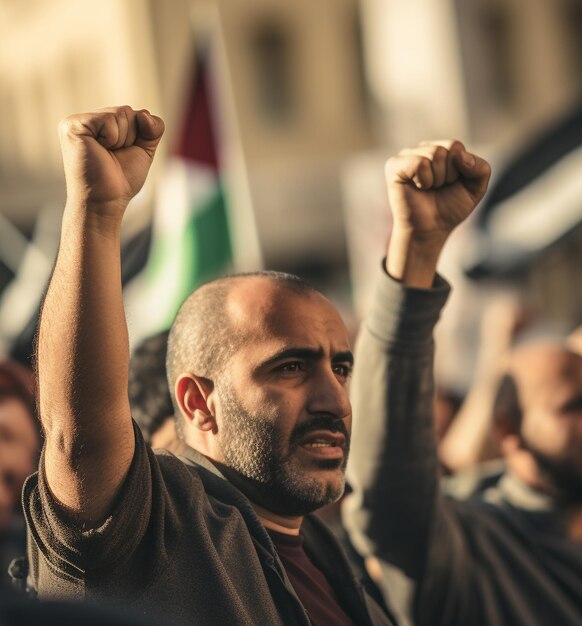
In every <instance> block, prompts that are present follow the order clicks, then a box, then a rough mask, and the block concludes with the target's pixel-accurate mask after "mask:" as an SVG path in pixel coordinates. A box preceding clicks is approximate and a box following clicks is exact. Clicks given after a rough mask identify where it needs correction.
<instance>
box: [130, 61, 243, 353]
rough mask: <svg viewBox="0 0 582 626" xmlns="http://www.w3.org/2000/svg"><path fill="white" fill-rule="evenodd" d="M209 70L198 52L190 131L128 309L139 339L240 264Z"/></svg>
mask: <svg viewBox="0 0 582 626" xmlns="http://www.w3.org/2000/svg"><path fill="white" fill-rule="evenodd" d="M208 69H209V67H208V62H207V58H206V57H205V56H204V55H197V59H196V63H195V75H194V80H193V81H192V87H191V89H190V93H189V94H188V98H187V106H186V108H185V115H184V121H183V124H182V129H181V131H180V133H179V134H178V141H177V142H176V145H175V148H174V149H173V150H172V151H171V153H170V155H169V157H168V159H167V163H166V164H165V165H164V168H165V171H164V172H163V173H162V175H161V180H160V181H159V182H158V191H157V200H156V207H155V212H154V224H153V235H152V246H151V251H150V256H149V259H148V262H147V264H146V267H145V269H144V272H143V273H142V275H141V276H140V277H139V286H138V290H139V291H140V292H141V294H140V297H137V298H134V297H132V298H131V303H129V306H128V312H129V322H130V334H131V335H132V341H135V340H138V339H139V338H142V337H145V336H147V335H149V334H152V333H155V332H158V331H160V330H164V329H166V328H168V327H169V326H170V325H171V323H172V321H173V320H174V317H175V315H176V312H177V310H178V308H179V307H180V305H181V304H182V302H183V301H184V300H185V298H186V297H187V296H188V294H189V293H191V292H192V291H193V290H194V289H195V288H196V287H197V286H199V285H200V284H202V283H204V282H206V281H208V280H210V279H212V278H215V277H217V276H220V275H222V274H224V273H227V272H229V271H231V269H232V246H231V241H230V234H229V227H228V218H227V206H226V190H225V187H224V184H223V178H222V176H221V172H220V151H219V149H218V145H217V133H216V127H215V124H214V118H213V115H212V106H211V98H210V84H209V78H210V77H209V72H208ZM132 293H133V294H135V293H136V288H135V286H133V287H132ZM126 304H128V303H127V300H126ZM132 323H133V326H134V329H133V331H134V332H132V329H131V326H132Z"/></svg>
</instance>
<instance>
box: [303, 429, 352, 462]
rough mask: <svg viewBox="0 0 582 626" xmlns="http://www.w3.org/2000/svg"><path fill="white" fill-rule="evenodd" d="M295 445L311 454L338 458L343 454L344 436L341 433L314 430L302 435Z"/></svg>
mask: <svg viewBox="0 0 582 626" xmlns="http://www.w3.org/2000/svg"><path fill="white" fill-rule="evenodd" d="M297 445H298V447H299V448H302V449H303V450H306V451H307V452H309V453H311V454H315V455H318V456H326V457H332V458H338V457H343V455H344V452H345V447H346V437H345V435H343V434H342V433H333V432H330V431H316V432H311V433H309V434H308V435H306V436H305V437H303V438H302V439H301V440H300V441H299V442H298V444H297Z"/></svg>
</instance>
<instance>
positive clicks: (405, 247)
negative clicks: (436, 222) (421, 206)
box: [386, 229, 446, 289]
mask: <svg viewBox="0 0 582 626" xmlns="http://www.w3.org/2000/svg"><path fill="white" fill-rule="evenodd" d="M445 241H446V236H442V235H441V234H438V235H437V234H431V235H430V236H425V235H423V236H419V235H417V234H415V233H413V232H412V231H410V230H401V229H395V230H393V232H392V235H391V237H390V243H389V244H388V250H387V253H386V271H387V272H388V274H390V276H392V278H394V279H395V280H398V281H400V282H402V283H404V284H405V285H407V286H409V287H416V288H419V289H429V288H430V287H432V284H433V282H434V277H435V274H436V268H437V263H438V260H439V257H440V253H441V251H442V249H443V246H444V244H445Z"/></svg>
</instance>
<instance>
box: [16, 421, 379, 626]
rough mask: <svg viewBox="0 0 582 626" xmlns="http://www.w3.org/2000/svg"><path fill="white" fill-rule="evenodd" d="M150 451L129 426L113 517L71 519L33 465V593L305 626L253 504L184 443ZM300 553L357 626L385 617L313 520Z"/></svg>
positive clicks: (146, 610)
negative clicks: (127, 460)
mask: <svg viewBox="0 0 582 626" xmlns="http://www.w3.org/2000/svg"><path fill="white" fill-rule="evenodd" d="M186 455H187V456H186V457H184V458H182V459H178V458H177V457H175V456H173V455H171V454H169V453H163V452H162V453H156V454H154V453H153V452H152V451H151V450H150V449H149V448H148V447H147V446H146V444H145V443H144V442H143V439H142V438H141V435H140V433H139V431H138V429H137V428H136V452H135V456H134V459H133V462H132V465H131V468H130V470H129V473H128V476H127V478H126V480H125V483H124V485H123V488H122V492H121V493H120V495H119V498H118V500H117V503H116V505H115V507H114V510H113V512H112V514H111V515H110V517H109V518H108V519H107V520H106V521H105V522H104V524H103V525H102V526H101V527H100V528H98V529H95V530H89V531H86V532H84V531H82V530H81V529H79V528H77V527H76V526H75V525H73V524H70V523H69V522H68V521H67V520H66V518H65V516H64V515H63V514H62V512H61V511H59V510H58V508H57V506H56V504H55V502H54V501H53V499H52V498H51V496H50V492H49V490H48V487H47V484H46V480H45V478H44V475H43V472H42V467H43V463H42V460H41V466H40V468H41V469H40V471H39V473H38V474H35V475H34V476H32V477H31V478H30V479H29V480H28V481H27V483H26V485H25V489H24V507H25V511H26V515H27V521H28V525H29V530H30V540H29V563H30V573H29V585H30V586H32V587H34V588H35V589H37V591H38V594H39V596H40V597H41V598H48V597H52V598H54V597H59V598H63V597H64V598H79V599H84V600H88V601H91V602H96V601H104V600H105V601H108V602H110V601H115V602H118V603H122V604H124V605H125V606H133V607H134V608H135V609H136V610H138V611H140V612H141V613H143V614H146V615H149V616H152V617H154V618H158V619H160V618H163V619H164V621H165V623H175V624H200V625H215V626H225V625H229V626H230V625H241V626H242V625H245V626H259V625H260V626H262V625H265V626H267V625H269V626H270V625H273V626H277V625H283V624H285V625H294V626H295V625H302V626H305V625H308V624H309V620H308V618H307V615H306V613H305V610H304V609H303V607H302V605H301V603H300V602H299V600H298V598H297V596H296V594H295V592H294V590H293V588H292V586H291V584H290V583H289V580H288V579H287V576H286V574H285V571H284V569H283V566H282V564H281V562H280V560H279V558H278V556H277V553H276V551H275V548H274V546H273V543H272V541H271V539H270V538H269V536H268V534H267V532H266V531H265V529H264V527H263V526H262V524H261V523H260V521H259V519H258V517H257V515H256V514H255V512H254V510H253V509H252V507H251V505H250V503H249V501H248V500H247V499H246V498H245V497H244V496H243V495H242V494H241V492H240V491H238V490H237V489H236V488H235V487H234V486H233V485H232V484H231V483H229V482H228V481H227V480H226V479H225V478H224V477H223V476H222V475H221V474H220V472H219V471H218V470H217V469H216V468H215V467H214V465H212V463H210V462H209V461H208V460H207V459H205V458H204V457H203V456H202V455H200V454H198V453H197V452H195V451H194V450H192V449H189V450H188V451H187V453H186ZM303 532H304V534H305V547H306V551H307V552H308V553H309V554H310V555H311V556H312V558H314V560H315V561H316V562H317V563H318V564H319V565H320V566H321V569H322V570H323V571H324V573H325V575H326V576H327V577H328V579H329V580H330V582H331V583H332V585H333V586H334V587H335V588H336V589H338V590H340V593H339V594H338V595H339V598H340V602H342V604H343V605H344V609H345V610H346V611H347V612H348V614H349V615H350V616H352V619H353V620H354V621H355V622H356V623H357V624H362V625H366V626H368V625H371V624H374V625H376V624H377V625H380V624H390V623H391V622H390V621H388V619H387V618H386V617H385V616H384V615H382V614H381V613H380V612H377V613H374V612H375V611H376V608H375V606H372V605H370V607H371V608H370V609H369V608H368V601H369V599H368V598H367V596H365V595H364V593H363V590H362V587H361V585H360V584H359V582H358V581H357V580H355V579H354V578H353V576H352V574H351V571H350V569H349V566H348V564H347V562H346V560H345V557H344V556H343V554H342V552H341V550H340V549H339V547H338V545H337V543H336V541H335V539H334V538H333V537H332V536H331V534H330V533H329V532H328V531H327V529H326V528H325V527H324V526H323V524H322V523H321V522H320V521H318V520H317V519H316V518H315V517H313V516H307V517H306V518H305V521H304V526H303Z"/></svg>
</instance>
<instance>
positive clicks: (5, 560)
mask: <svg viewBox="0 0 582 626" xmlns="http://www.w3.org/2000/svg"><path fill="white" fill-rule="evenodd" d="M25 552H26V526H25V524H24V518H23V516H22V514H18V513H15V514H14V515H13V516H12V518H11V520H10V523H9V525H8V526H7V527H6V528H4V529H3V530H2V531H0V592H2V591H10V590H12V587H13V583H12V579H11V578H10V576H9V574H8V569H9V565H10V563H11V562H12V560H13V559H16V558H18V557H21V556H23V555H24V553H25Z"/></svg>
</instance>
